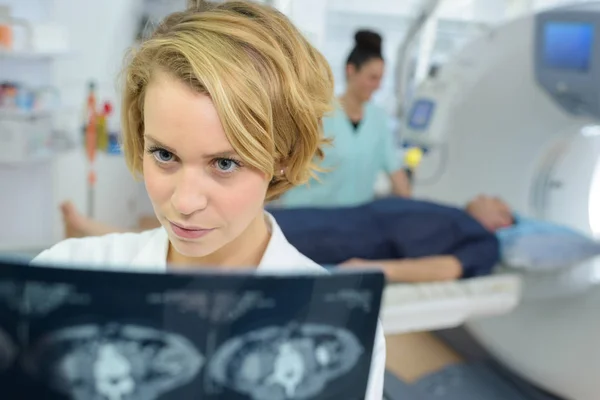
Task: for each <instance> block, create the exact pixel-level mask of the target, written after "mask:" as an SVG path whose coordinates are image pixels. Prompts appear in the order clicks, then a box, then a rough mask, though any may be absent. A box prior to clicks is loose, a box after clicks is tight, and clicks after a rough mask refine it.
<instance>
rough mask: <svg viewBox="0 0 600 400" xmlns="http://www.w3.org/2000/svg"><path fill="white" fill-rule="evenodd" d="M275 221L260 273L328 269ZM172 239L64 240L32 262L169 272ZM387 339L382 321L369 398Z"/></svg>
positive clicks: (378, 392)
mask: <svg viewBox="0 0 600 400" xmlns="http://www.w3.org/2000/svg"><path fill="white" fill-rule="evenodd" d="M267 216H268V217H269V220H270V222H271V240H270V241H269V244H268V246H267V249H266V251H265V254H264V255H263V258H262V260H261V262H260V264H259V265H258V269H257V271H258V272H259V273H275V272H277V271H286V270H287V271H293V270H296V271H297V270H298V269H303V270H306V271H312V272H316V271H323V272H324V273H325V271H326V270H325V269H324V268H323V267H321V266H320V265H318V264H316V263H315V262H314V261H312V260H311V259H309V258H308V257H306V256H304V255H303V254H301V253H300V252H299V251H298V250H297V249H296V248H295V247H294V246H292V245H291V244H290V243H289V242H288V241H287V239H286V238H285V236H284V234H283V232H282V231H281V229H280V228H279V225H278V224H277V222H276V221H275V219H274V218H273V217H272V216H271V215H270V214H267ZM168 247H169V239H168V236H167V232H166V231H165V230H164V229H163V228H158V229H154V230H150V231H145V232H142V233H116V234H110V235H106V236H99V237H88V238H83V239H68V240H64V241H62V242H60V243H58V244H56V245H55V246H53V247H52V248H50V249H49V250H45V251H43V252H42V253H41V254H40V255H38V256H37V257H36V258H35V259H34V260H33V262H32V263H34V264H38V263H43V264H53V263H55V264H59V265H60V266H62V267H64V265H65V264H73V266H75V267H85V268H94V269H95V268H98V269H106V268H110V269H112V270H128V271H131V270H135V271H137V272H153V273H156V272H166V270H167V262H166V261H167V250H168ZM385 355H386V353H385V339H384V336H383V330H382V328H381V325H380V326H379V327H378V332H377V336H376V340H375V347H374V349H373V358H372V361H371V371H370V375H369V384H368V389H367V396H366V397H365V400H381V399H382V398H383V378H384V371H385Z"/></svg>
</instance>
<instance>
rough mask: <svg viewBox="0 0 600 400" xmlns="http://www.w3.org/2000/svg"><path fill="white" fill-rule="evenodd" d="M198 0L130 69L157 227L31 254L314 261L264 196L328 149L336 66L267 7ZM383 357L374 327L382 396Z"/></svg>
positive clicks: (130, 157) (140, 158)
mask: <svg viewBox="0 0 600 400" xmlns="http://www.w3.org/2000/svg"><path fill="white" fill-rule="evenodd" d="M192 3H193V4H192V5H191V7H190V8H189V9H188V10H187V11H185V12H180V13H175V14H173V15H171V16H169V17H167V18H166V19H165V21H164V22H163V23H162V24H161V25H160V26H159V27H158V29H157V30H156V32H155V33H154V34H153V36H152V37H150V38H149V39H148V40H147V41H145V42H144V43H142V44H141V46H140V48H139V49H137V50H135V51H134V52H133V53H132V56H131V58H130V59H129V60H128V64H127V66H126V69H125V78H126V79H125V87H124V92H123V115H122V125H123V133H124V152H125V157H126V160H127V163H128V165H129V168H130V169H131V171H132V172H133V173H135V174H140V175H141V176H143V179H144V183H145V185H146V189H147V191H148V195H149V197H150V200H151V202H152V205H153V208H154V211H155V214H156V217H157V219H158V221H159V222H160V224H161V227H160V228H158V229H155V230H150V231H146V232H143V233H116V234H111V235H106V236H100V237H90V238H82V239H71V240H66V241H64V242H61V243H59V244H57V245H56V246H54V247H52V248H51V249H49V250H47V251H45V252H43V253H42V254H41V255H39V256H38V257H37V258H36V259H35V261H34V262H35V263H53V262H57V263H61V264H62V265H64V263H65V262H72V263H76V264H77V265H88V266H90V268H93V266H94V265H96V266H97V268H107V267H108V268H110V266H111V265H114V268H121V267H123V266H128V267H130V268H131V269H132V270H139V271H152V272H157V271H167V270H170V269H176V268H202V266H210V267H215V266H217V267H222V268H227V269H243V268H248V266H254V267H252V268H255V269H257V270H258V271H259V272H261V271H269V272H276V271H278V270H282V271H285V270H291V269H296V270H297V269H304V270H307V271H317V272H318V271H320V270H321V267H320V266H319V265H317V264H316V263H314V262H313V261H311V260H310V259H308V258H307V257H305V256H304V255H302V254H300V253H299V252H298V251H297V250H296V249H295V248H294V247H293V246H292V245H291V244H290V243H289V242H288V241H287V240H286V238H285V236H284V235H283V233H282V232H281V230H280V228H279V226H278V225H277V221H275V219H274V218H273V217H272V216H271V215H269V214H268V213H266V212H265V210H264V205H265V203H266V202H267V201H270V200H272V199H275V198H277V197H278V196H280V195H282V194H283V193H285V192H286V191H287V190H289V189H290V188H292V187H294V186H297V185H300V184H303V183H305V182H306V181H307V180H308V179H309V177H310V176H312V174H313V171H315V170H316V168H317V166H316V165H315V164H314V161H315V160H317V159H319V158H322V156H323V152H322V145H323V144H324V138H323V132H322V127H321V120H322V118H323V116H324V114H325V113H327V112H328V111H330V109H331V104H332V97H333V78H332V74H331V70H330V69H329V66H328V64H327V62H326V60H325V59H324V57H323V56H322V55H321V54H320V53H319V52H318V51H317V50H316V49H315V48H313V47H312V46H311V45H310V44H309V43H308V42H307V41H306V40H305V39H304V38H303V37H302V35H301V34H300V33H299V31H298V30H297V29H296V28H295V27H294V26H293V25H292V24H291V23H290V21H289V20H288V19H287V18H286V17H285V16H284V15H282V14H281V13H279V12H277V11H276V10H274V9H272V8H270V7H267V6H262V5H258V4H254V3H252V2H243V1H232V2H225V3H222V4H219V5H212V6H209V5H208V4H205V3H204V2H192ZM384 364H385V342H384V339H383V335H382V332H381V331H380V332H378V335H377V339H376V343H375V350H374V354H373V361H372V366H371V374H370V377H369V385H368V393H367V394H366V396H365V399H368V400H381V398H382V396H383V394H382V392H383V376H384Z"/></svg>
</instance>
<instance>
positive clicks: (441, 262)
mask: <svg viewBox="0 0 600 400" xmlns="http://www.w3.org/2000/svg"><path fill="white" fill-rule="evenodd" d="M341 266H343V267H344V266H345V267H355V268H361V267H372V268H381V269H382V270H383V272H384V273H385V275H386V277H387V279H388V280H389V281H390V282H432V281H450V280H455V279H458V278H460V277H461V276H462V264H461V263H460V261H459V260H458V258H456V257H454V256H431V257H421V258H407V259H402V260H376V261H372V260H361V259H352V260H349V261H346V262H345V263H342V264H341Z"/></svg>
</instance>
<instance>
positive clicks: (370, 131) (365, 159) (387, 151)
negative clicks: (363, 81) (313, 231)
mask: <svg viewBox="0 0 600 400" xmlns="http://www.w3.org/2000/svg"><path fill="white" fill-rule="evenodd" d="M388 121H389V119H388V116H387V115H386V113H385V111H383V110H382V109H381V108H379V107H378V106H376V105H375V104H373V103H367V104H366V105H365V109H364V114H363V119H362V120H361V122H360V125H359V126H358V128H356V129H355V128H354V126H353V125H352V122H351V121H350V119H349V118H348V116H347V115H346V113H345V111H344V110H343V109H342V108H340V107H338V108H336V110H335V111H334V112H333V114H332V115H330V116H328V117H326V118H324V119H323V129H324V133H325V137H328V138H332V139H333V143H332V145H331V146H327V147H326V148H325V159H324V161H323V162H322V163H321V164H320V165H321V166H322V167H324V168H326V172H324V173H319V174H318V176H319V180H320V181H316V180H314V179H312V180H311V181H310V182H309V183H308V184H307V185H303V186H299V187H296V188H293V189H292V190H290V191H289V192H287V193H286V194H285V195H284V196H282V198H281V199H280V200H279V201H277V202H276V204H274V205H276V206H282V207H286V208H294V207H341V206H356V205H360V204H364V203H367V202H369V201H373V200H374V198H375V188H374V186H375V180H376V179H377V176H378V174H379V173H380V172H382V171H384V172H387V173H388V174H393V173H394V172H396V171H398V170H399V169H400V168H401V163H400V159H399V156H398V151H397V146H396V143H395V142H394V137H393V134H392V132H391V130H390V127H389V125H388Z"/></svg>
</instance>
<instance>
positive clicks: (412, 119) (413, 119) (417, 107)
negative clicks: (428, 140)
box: [408, 100, 435, 130]
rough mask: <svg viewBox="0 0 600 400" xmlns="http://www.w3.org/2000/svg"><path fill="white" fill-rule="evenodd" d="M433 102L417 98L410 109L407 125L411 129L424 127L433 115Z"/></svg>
mask: <svg viewBox="0 0 600 400" xmlns="http://www.w3.org/2000/svg"><path fill="white" fill-rule="evenodd" d="M434 107H435V104H434V103H433V102H432V101H431V100H418V101H417V102H415V103H414V104H413V106H412V108H411V110H410V116H409V122H408V125H409V126H410V128H412V129H419V130H420V129H426V128H427V126H428V125H429V121H430V120H431V117H432V116H433V109H434Z"/></svg>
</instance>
